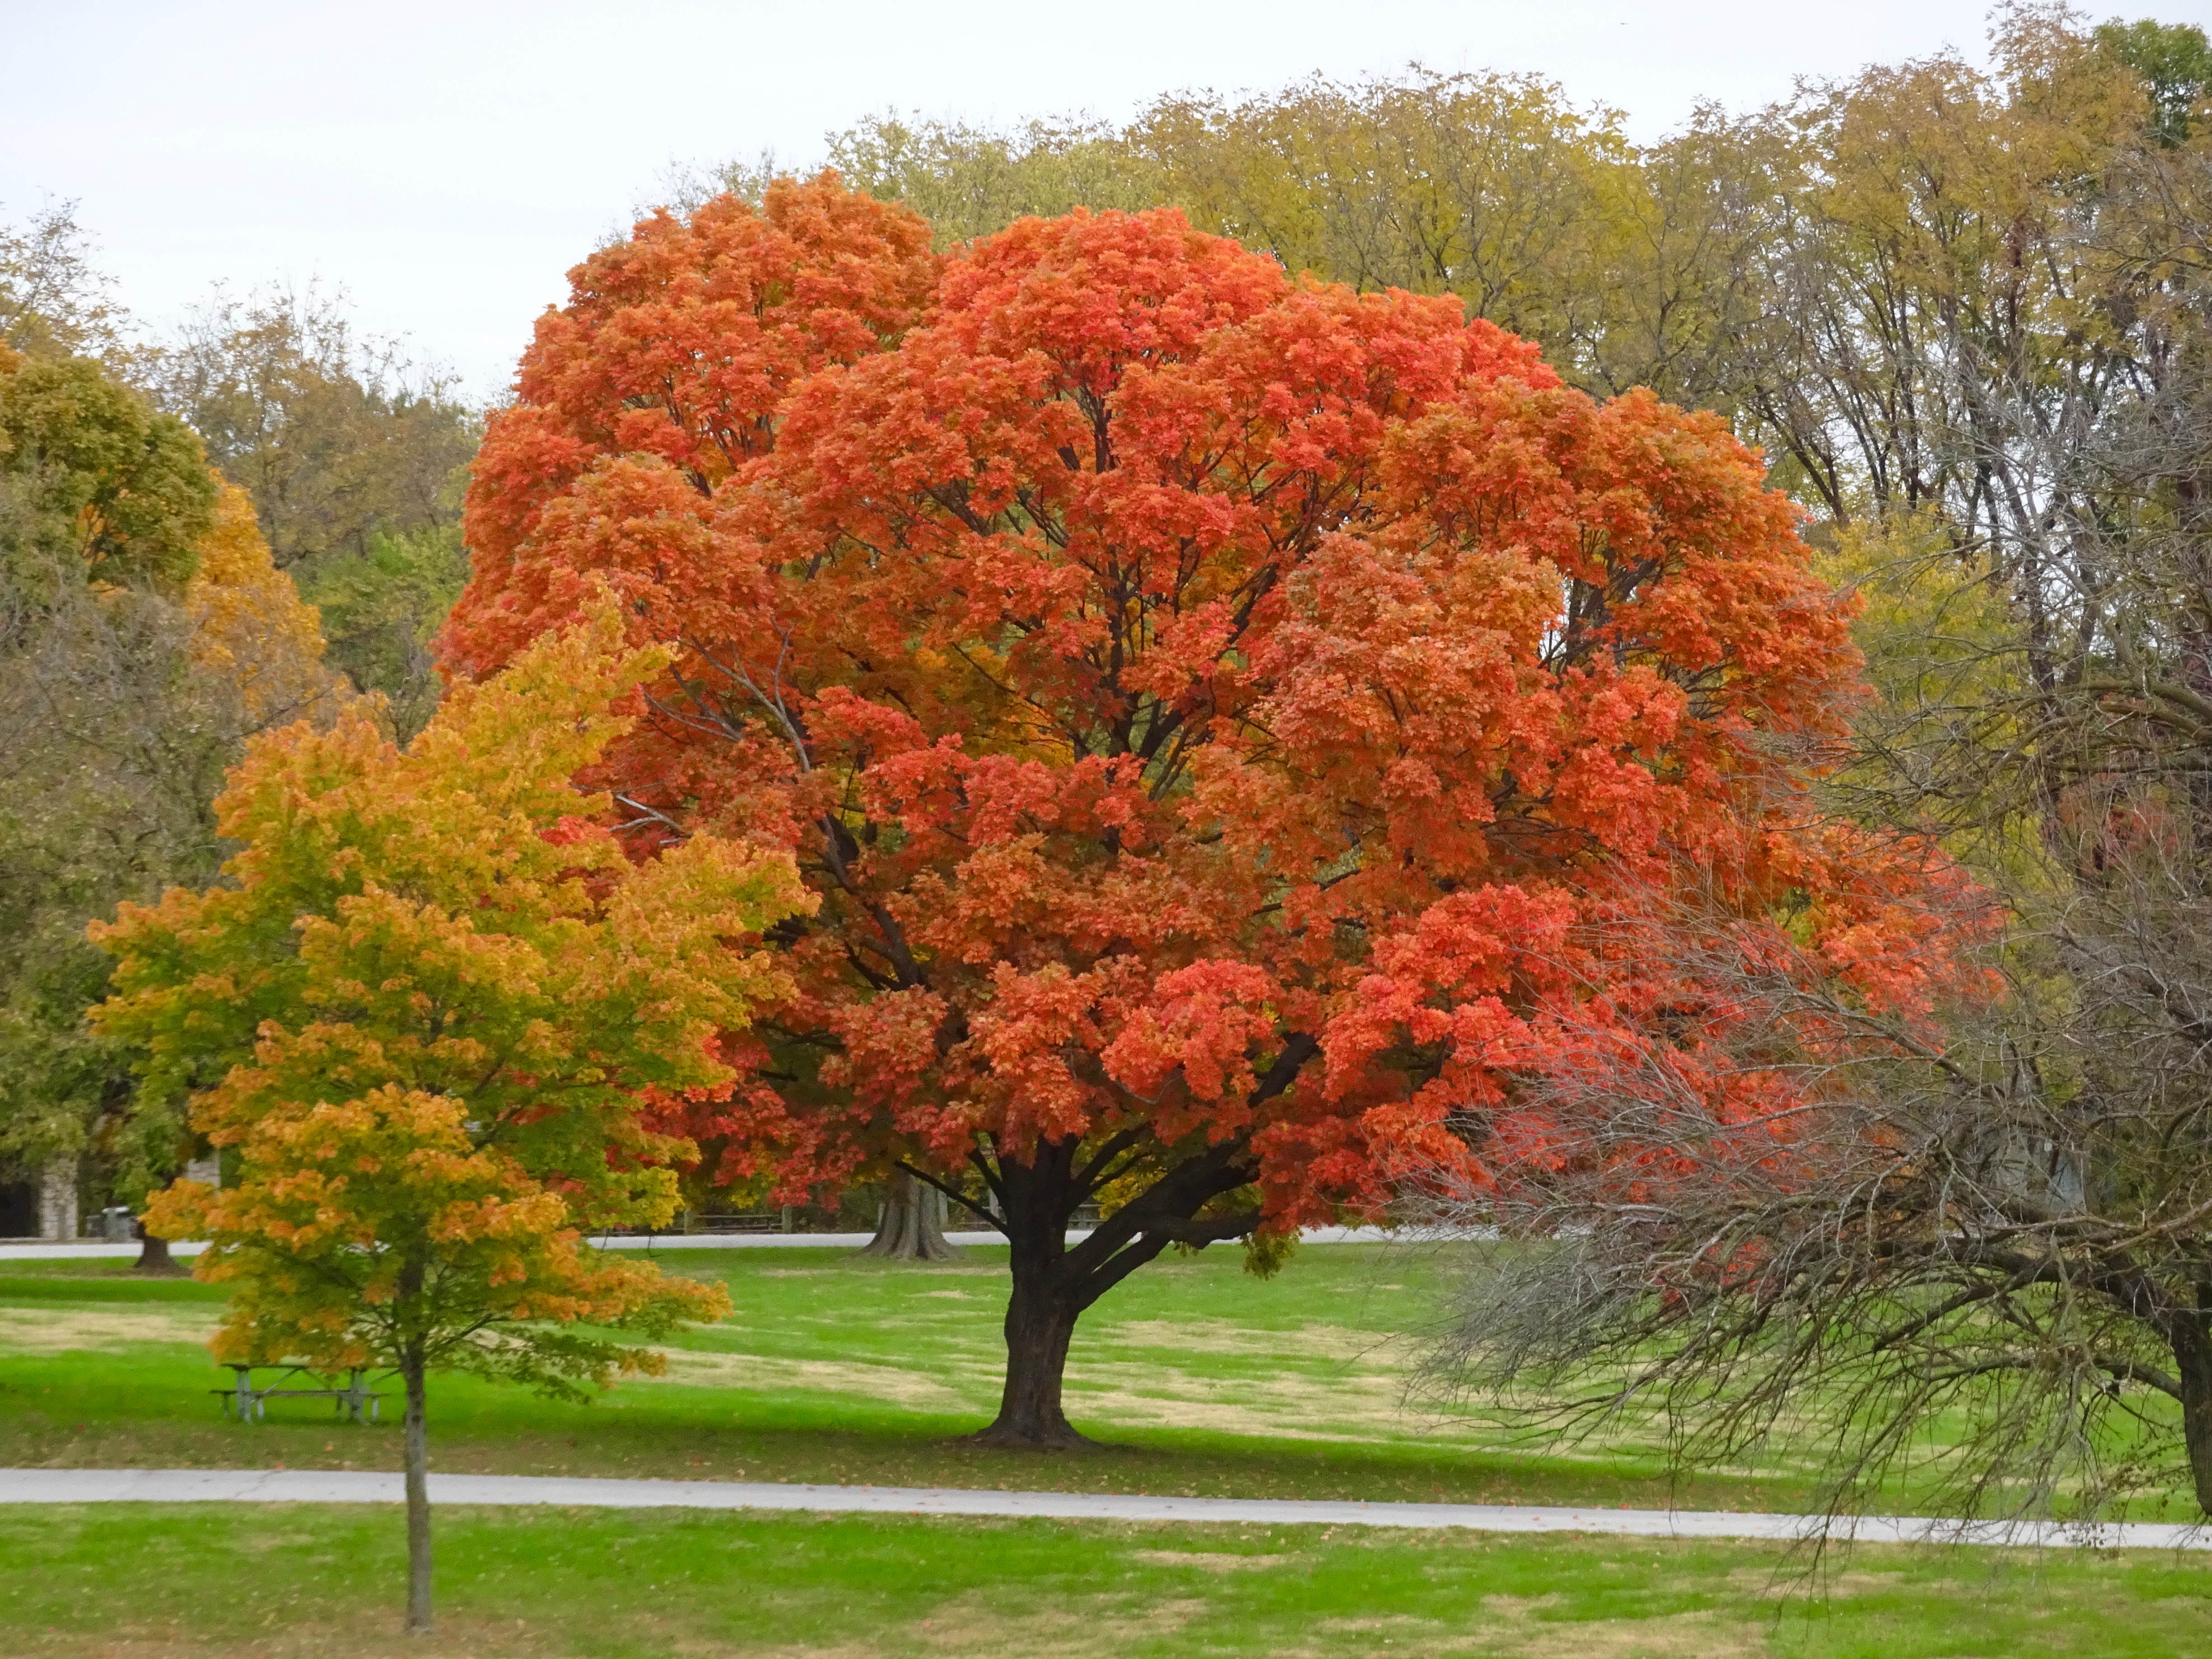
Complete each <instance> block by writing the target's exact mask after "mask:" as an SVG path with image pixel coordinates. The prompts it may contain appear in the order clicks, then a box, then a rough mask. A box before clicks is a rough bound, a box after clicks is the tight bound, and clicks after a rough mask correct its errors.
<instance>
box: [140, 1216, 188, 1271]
mask: <svg viewBox="0 0 2212 1659" xmlns="http://www.w3.org/2000/svg"><path fill="white" fill-rule="evenodd" d="M137 1229H138V1260H137V1261H135V1262H133V1263H132V1264H131V1272H132V1273H143V1274H145V1275H146V1276H147V1277H148V1278H149V1279H182V1278H183V1277H184V1276H185V1268H184V1264H183V1263H182V1262H180V1261H178V1260H177V1259H176V1257H174V1256H173V1255H170V1254H169V1241H168V1240H167V1239H166V1238H158V1237H155V1235H154V1234H152V1233H149V1232H148V1231H146V1224H145V1223H144V1222H143V1221H141V1222H139V1223H137Z"/></svg>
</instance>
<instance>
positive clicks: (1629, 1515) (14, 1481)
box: [0, 1469, 2212, 1550]
mask: <svg viewBox="0 0 2212 1659" xmlns="http://www.w3.org/2000/svg"><path fill="white" fill-rule="evenodd" d="M400 1479H401V1478H400V1476H399V1475H398V1474H374V1473H368V1472H365V1471H358V1470H345V1471H340V1470H331V1469H281V1470H279V1469H0V1504H118V1503H126V1504H208V1503H216V1504H397V1503H398V1502H400V1501H401V1499H402V1497H403V1495H404V1494H403V1492H402V1490H401V1486H400ZM430 1501H431V1502H432V1503H434V1504H568V1505H577V1506H583V1507H589V1508H597V1509H623V1510H641V1509H651V1510H659V1509H690V1510H807V1511H813V1512H823V1511H828V1512H832V1513H847V1514H869V1515H990V1516H1030V1517H1034V1518H1036V1519H1041V1520H1053V1521H1152V1522H1163V1521H1164V1522H1212V1523H1216V1524H1222V1523H1235V1522H1244V1523H1250V1522H1261V1523H1265V1524H1268V1525H1277V1526H1281V1525H1288V1526H1306V1527H1390V1528H1447V1527H1448V1528H1467V1529H1469V1530H1472V1531H1476V1532H1579V1533H1606V1534H1615V1535H1626V1536H1630V1537H1637V1538H1765V1539H1784V1540H1797V1539H1803V1538H1809V1537H1812V1536H1814V1535H1815V1534H1817V1533H1819V1532H1820V1529H1821V1528H1822V1527H1823V1525H1824V1524H1825V1525H1826V1526H1827V1527H1828V1528H1829V1535H1830V1537H1831V1538H1835V1539H1850V1540H1853V1541H1857V1542H1859V1543H1864V1544H1975V1545H1997V1546H2009V1547H2019V1546H2022V1545H2027V1546H2046V1545H2047V1546H2057V1547H2065V1546H2088V1547H2096V1548H2100V1549H2154V1550H2212V1533H2209V1532H2208V1531H2207V1530H2206V1529H2205V1528H2198V1527H2183V1526H2172V1525H2164V1524H2159V1523H2154V1522H2141V1521H2134V1522H2127V1523H2125V1524H2112V1525H2106V1526H2100V1527H2091V1528H2074V1527H2066V1526H2060V1525H2057V1524H2054V1523H2051V1522H1990V1523H1984V1524H1980V1525H1974V1526H1968V1525H1966V1523H1963V1522H1956V1521H1931V1520H1927V1519H1924V1518H1922V1517H1919V1516H1897V1515H1877V1516H1838V1517H1836V1518H1835V1519H1834V1520H1833V1521H1832V1522H1829V1521H1826V1519H1825V1518H1824V1517H1822V1516H1811V1515H1759V1514H1736V1513H1735V1512H1733V1511H1723V1510H1631V1509H1617V1510H1607V1509H1552V1508H1546V1507H1541V1506H1537V1505H1533V1504H1357V1503H1345V1502H1336V1501H1324V1500H1312V1501H1307V1500H1303V1499H1296V1498H1152V1497H1146V1496H1144V1495H1142V1494H1139V1493H1132V1492H974V1491H967V1490H963V1489H962V1488H959V1487H953V1486H784V1485H778V1484H771V1483H769V1482H766V1481H743V1480H600V1479H592V1478H588V1477H579V1476H574V1475H541V1474H434V1475H432V1476H431V1477H430Z"/></svg>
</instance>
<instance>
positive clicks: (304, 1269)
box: [94, 611, 809, 1629]
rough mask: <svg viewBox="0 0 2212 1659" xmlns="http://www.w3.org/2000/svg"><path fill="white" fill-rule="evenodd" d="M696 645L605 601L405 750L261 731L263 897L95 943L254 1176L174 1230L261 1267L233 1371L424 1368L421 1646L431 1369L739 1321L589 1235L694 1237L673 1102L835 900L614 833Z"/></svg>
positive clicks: (366, 741) (228, 1265)
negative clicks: (686, 1217) (645, 1226)
mask: <svg viewBox="0 0 2212 1659" xmlns="http://www.w3.org/2000/svg"><path fill="white" fill-rule="evenodd" d="M666 655H667V653H665V652H661V651H657V650H647V651H625V650H623V648H621V645H620V628H619V624H618V623H617V620H616V619H615V617H613V615H612V614H611V612H609V611H599V613H597V614H596V615H594V616H592V617H589V618H587V619H586V621H585V623H582V624H581V625H580V626H579V627H577V628H574V629H568V630H567V631H564V632H562V633H560V634H557V635H549V636H548V637H547V638H546V639H544V641H541V642H540V643H539V644H538V645H537V646H535V647H532V649H531V650H529V651H527V652H526V653H522V655H520V657H518V658H517V659H515V661H514V663H513V665H512V667H510V668H509V670H508V671H507V672H506V673H505V674H503V675H501V676H500V677H499V678H497V679H495V680H492V681H489V682H488V683H486V684H483V685H479V686H475V687H471V688H467V689H465V690H461V691H459V692H458V693H457V694H456V695H455V696H453V698H452V699H451V700H450V701H449V702H447V704H446V706H445V707H444V708H442V709H441V710H440V712H439V714H438V715H437V716H436V718H435V720H433V721H432V723H431V724H430V726H428V728H427V729H426V730H425V731H424V732H422V734H421V735H420V736H419V737H418V738H416V739H415V741H414V742H413V743H412V744H410V745H409V747H408V748H407V749H405V750H399V749H398V748H396V747H395V746H393V745H392V744H391V743H390V742H389V741H388V740H386V738H384V737H383V736H382V735H381V734H380V732H379V731H378V729H377V727H376V726H375V725H374V722H373V720H371V719H370V718H369V717H368V715H367V714H362V713H354V714H349V716H348V717H346V718H344V719H343V720H340V721H339V722H338V723H337V725H336V726H333V727H331V729H329V730H327V731H316V730H314V729H313V727H311V726H306V725H301V726H292V727H289V728H288V729H286V730H284V731H283V732H276V733H274V734H272V735H270V736H269V737H265V738H259V739H257V740H256V741H255V742H254V743H253V744H252V746H251V747H250V748H249V750H248V752H247V755H246V759H245V761H244V762H243V763H241V764H240V767H239V768H238V769H237V771H236V772H235V773H234V775H233V776H232V779H231V781H230V784H229V787H228V789H227V791H226V792H225V793H224V794H223V796H222V799H221V800H220V802H219V803H218V808H219V811H220V815H221V820H222V831H223V833H224V834H225V835H227V836H230V837H232V838H233V839H234V840H236V841H238V842H242V843H244V850H243V851H241V852H240V854H238V855H237V856H236V857H235V858H234V859H233V860H231V861H230V862H229V864H228V866H225V867H226V870H227V872H228V875H229V876H230V878H231V884H229V885H225V886H221V887H215V888H210V889H209V890H207V891H205V892H201V893H192V892H187V891H185V890H181V889H179V890H172V891H170V892H169V893H168V894H167V896H165V897H164V898H163V899H162V901H161V903H160V904H158V905H156V906H152V907H140V906H134V905H125V906H124V907H123V909H122V913H121V914H120V915H119V916H118V919H117V921H115V922H114V923H112V925H109V926H106V927H96V928H95V929H94V933H95V936H96V937H97V938H99V939H100V941H101V942H102V943H103V944H104V945H106V947H107V948H108V949H109V950H110V951H112V952H114V953H115V955H116V956H117V957H118V959H119V960H118V964H117V968H116V972H115V986H116V990H115V994H114V995H113V996H112V998H111V999H110V1000H108V1001H107V1002H106V1003H105V1004H104V1005H102V1006H100V1008H99V1009H98V1010H96V1011H95V1014H94V1018H95V1019H96V1020H97V1022H98V1023H99V1024H100V1026H101V1027H102V1028H103V1029H104V1030H106V1032H107V1033H109V1034H110V1035H112V1036H118V1037H121V1038H123V1039H125V1040H127V1041H130V1042H134V1043H137V1044H139V1045H141V1046H143V1050H144V1052H145V1054H146V1055H147V1059H146V1061H145V1063H144V1071H145V1073H146V1078H147V1085H148V1087H149V1090H150V1091H154V1092H155V1093H156V1094H161V1093H168V1094H189V1095H191V1111H192V1121H193V1123H194V1126H195V1127H197V1129H198V1130H199V1131H200V1132H201V1133H204V1134H205V1135H206V1136H207V1137H208V1139H210V1140H211V1141H213V1142H214V1143H215V1144H216V1146H222V1147H226V1148H230V1149H234V1152H235V1156H236V1158H237V1161H238V1175H237V1178H236V1179H235V1180H234V1182H231V1183H230V1184H228V1185H226V1186H225V1187H224V1188H222V1189H221V1190H220V1191H217V1190H213V1189H210V1188H207V1187H204V1186H200V1185H197V1184H196V1183H191V1182H180V1183H179V1184H178V1185H177V1186H176V1187H174V1188H171V1189H170V1190H169V1191H168V1192H167V1193H166V1194H162V1195H161V1198H160V1199H159V1200H157V1201H156V1202H155V1205H154V1206H153V1208H152V1209H151V1211H150V1212H149V1216H148V1218H147V1219H148V1225H149V1227H150V1228H152V1229H153V1230H155V1231H159V1232H161V1233H164V1234H166V1235H167V1236H168V1237H186V1236H191V1235H193V1234H197V1235H199V1236H201V1237H205V1238H206V1239H207V1240H208V1241H209V1244H208V1249H207V1250H206V1251H205V1252H204V1254H203V1255H201V1257H200V1258H199V1263H198V1267H197V1273H198V1275H199V1277H201V1278H202V1279H214V1280H228V1281H232V1282H233V1283H234V1285H235V1286H236V1289H235V1290H234V1293H233V1296H232V1298H231V1302H230V1310H229V1315H228V1319H227V1320H226V1322H225V1323H224V1324H223V1326H222V1329H221V1331H220V1332H219V1333H218V1334H217V1335H216V1339H215V1345H214V1346H215V1348H216V1352H217V1354H218V1356H219V1357H221V1358H224V1359H227V1360H232V1361H236V1362H240V1363H246V1362H253V1363H267V1362H271V1361H276V1360H280V1359H288V1358H291V1359H300V1360H302V1361H305V1362H306V1363H307V1364H311V1365H313V1366H315V1367H317V1368H319V1369H328V1370H339V1369H343V1368H346V1367H350V1366H362V1365H389V1366H392V1367H395V1368H396V1369H397V1370H398V1371H399V1373H400V1375H401V1376H402V1378H403V1379H404V1383H405V1388H406V1395H407V1498H408V1540H409V1596H408V1613H409V1623H410V1627H413V1628H418V1629H420V1628H426V1627H427V1626H428V1621H429V1616H430V1606H429V1516H428V1498H427V1492H426V1488H425V1469H426V1467H427V1462H428V1456H427V1445H426V1434H425V1421H424V1393H425V1390H424V1377H425V1373H426V1372H427V1371H428V1370H429V1369H430V1368H431V1367H433V1366H447V1367H452V1368H456V1369H461V1370H471V1371H475V1372H478V1373H482V1374H486V1375H491V1376H507V1377H512V1378H516V1379H519V1380H521V1381H524V1382H526V1383H533V1384H536V1385H538V1386H540V1387H544V1388H547V1389H553V1390H555V1391H574V1390H575V1389H578V1388H579V1387H580V1385H581V1384H583V1383H587V1382H589V1383H605V1381H607V1380H608V1379H609V1378H610V1376H611V1375H612V1374H614V1373H615V1372H617V1371H630V1370H653V1369H656V1368H657V1366H658V1364H659V1358H658V1356H657V1355H656V1354H654V1353H653V1352H652V1351H651V1350H649V1349H647V1348H642V1347H637V1346H620V1345H618V1344H617V1343H615V1342H612V1341H609V1340H605V1339H603V1338H601V1337H599V1336H586V1335H582V1334H577V1333H575V1332H574V1331H572V1330H570V1329H568V1328H566V1327H568V1326H569V1325H571V1324H572V1323H573V1322H578V1321H584V1322H589V1323H590V1324H592V1325H593V1326H597V1327H617V1328H627V1329H629V1330H631V1331H633V1332H635V1333H636V1334H639V1335H642V1336H647V1337H649V1336H651V1335H653V1334H655V1333H656V1332H659V1331H662V1330H665V1328H668V1327H669V1326H670V1325H671V1323H672V1322H675V1321H677V1320H679V1319H682V1318H685V1317H696V1316H711V1315H713V1314H715V1313H717V1312H719V1311H721V1310H723V1309H724V1308H725V1307H726V1303H725V1302H724V1299H723V1297H722V1294H721V1292H720V1291H719V1290H709V1289H708V1288H707V1287H704V1286H702V1285H696V1284H692V1283H690V1282H688V1281H684V1280H670V1279H664V1278H662V1277H661V1275H660V1273H659V1271H658V1270H657V1269H655V1268H653V1267H647V1266H644V1265H641V1264H638V1263H635V1262H631V1261H623V1260H620V1259H617V1258H614V1257H609V1256H601V1255H596V1254H595V1253H594V1252H593V1251H592V1250H591V1249H589V1248H588V1247H587V1246H586V1245H585V1244H584V1243H582V1240H581V1237H580V1230H581V1229H582V1228H585V1227H603V1226H607V1225H615V1224H621V1223H635V1222H645V1223H652V1224H659V1223H660V1222H663V1221H665V1220H666V1219H667V1218H668V1216H669V1214H670V1212H671V1209H672V1207H673V1205H674V1200H675V1194H676V1185H675V1178H674V1176H673V1175H672V1174H671V1170H670V1169H669V1165H670V1164H671V1161H675V1160H679V1159H682V1158H688V1157H692V1156H696V1154H695V1153H694V1152H693V1151H692V1149H691V1147H690V1146H689V1144H688V1143H686V1142H684V1141H681V1140H678V1139H671V1138H670V1137H667V1136H665V1135H661V1134H658V1133H653V1131H651V1130H650V1129H648V1128H647V1127H646V1126H645V1125H644V1124H643V1123H642V1122H641V1118H640V1107H641V1097H643V1096H644V1095H645V1094H646V1093H647V1091H651V1090H654V1089H680V1088H685V1087H694V1086H700V1085H712V1084H714V1082H716V1081H717V1080H718V1079H721V1078H723V1077H725V1076H726V1074H727V1073H726V1071H725V1069H724V1067H723V1066H722V1065H721V1064H720V1060H719V1058H718V1054H717V1045H718V1044H719V1042H720V1041H721V1040H722V1035H723V1034H725V1033H728V1032H732V1031H736V1030H742V1029H743V1028H744V1025H745V1024H746V1020H747V1017H748V1014H749V1012H750V1009H751V1008H752V1007H753V1006H754V1005H755V1004H756V1003H757V1001H759V1000H761V999H763V997H767V996H769V995H774V994H780V992H781V985H780V981H779V979H778V976H777V975H776V974H775V972H774V971H772V970H771V969H769V966H768V965H767V964H766V963H765V962H764V961H763V959H762V958H761V957H758V956H757V955H756V954H753V953H750V952H748V951H744V950H743V949H736V950H732V948H730V947H731V944H732V941H742V940H743V939H745V938H746V937H747V936H749V935H751V934H754V933H757V932H758V930H759V929H761V928H762V927H765V926H768V925H769V924H771V923H773V922H775V921H778V920H780V919H781V918H782V917H784V916H786V915H790V914H791V913H792V912H793V911H794V910H797V909H799V908H807V906H808V904H809V901H808V900H807V899H806V897H805V895H804V894H803V892H802V890H801V889H800V886H799V880H798V877H797V874H796V872H794V870H793V866H792V864H791V861H790V860H789V859H787V858H786V857H783V856H781V855H776V854H757V853H756V852H754V851H752V850H751V849H750V848H746V847H744V846H743V845H741V844H739V843H736V842H727V841H722V840H717V839H714V838H713V837H710V836H697V837H695V838H693V839H691V840H690V841H687V842H684V843H682V844H680V845H678V846H675V847H672V848H670V849H669V850H668V851H667V852H665V854H663V855H662V856H660V857H659V858H658V859H656V860H653V861H651V862H649V863H643V864H636V865H633V864H632V863H631V862H630V861H629V860H628V859H626V858H625V857H624V856H623V854H622V852H621V850H620V849H619V848H618V847H617V844H616V842H615V841H614V838H613V837H612V836H611V835H609V834H608V833H607V832H606V831H605V830H604V829H598V828H595V827H593V825H594V823H595V822H596V821H597V820H598V819H599V818H600V817H604V816H605V805H606V803H605V800H604V799H601V798H596V797H592V796H590V795H586V794H582V793H579V792H578V790H577V789H576V788H575V787H574V785H573V784H572V783H571V782H570V780H571V779H572V778H573V777H574V775H576V774H577V773H578V772H579V771H580V770H581V769H586V768H588V767H590V766H591V765H592V763H594V762H595V761H596V760H597V759H598V757H599V754H600V752H601V750H603V749H604V748H605V746H606V744H608V742H609V741H610V740H611V738H614V737H615V736H616V735H617V734H618V733H619V732H621V731H622V730H623V727H624V726H626V725H627V724H628V721H627V720H626V719H624V718H623V717H622V716H621V715H619V714H616V713H614V712H613V710H614V708H615V706H616V705H617V702H619V701H620V700H621V699H622V698H623V696H625V695H626V694H628V693H629V692H630V691H632V690H633V689H634V688H635V686H636V685H637V684H638V683H639V682H640V681H641V679H642V678H645V677H647V676H648V675H651V674H653V673H655V672H657V671H659V670H660V669H661V668H662V667H663V666H664V665H665V660H666Z"/></svg>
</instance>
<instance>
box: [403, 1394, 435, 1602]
mask: <svg viewBox="0 0 2212 1659" xmlns="http://www.w3.org/2000/svg"><path fill="white" fill-rule="evenodd" d="M422 1370H423V1366H422V1353H421V1352H419V1351H417V1352H413V1353H410V1354H406V1355H404V1356H403V1357H402V1358H401V1359H400V1362H399V1374H400V1376H401V1377H402V1378H403V1379H404V1381H405V1383H406V1384H407V1452H406V1459H407V1629H408V1632H409V1633H410V1635H416V1636H424V1635H428V1633H429V1630H430V1429H429V1423H428V1419H427V1417H426V1416H425V1413H424V1410H423V1407H424V1403H425V1401H424V1395H425V1389H424V1388H423V1376H422Z"/></svg>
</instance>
